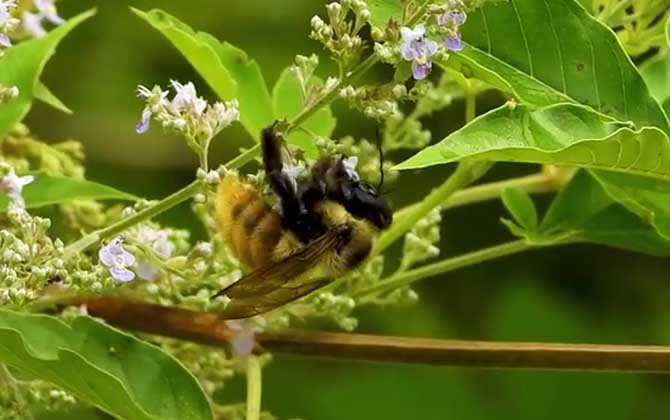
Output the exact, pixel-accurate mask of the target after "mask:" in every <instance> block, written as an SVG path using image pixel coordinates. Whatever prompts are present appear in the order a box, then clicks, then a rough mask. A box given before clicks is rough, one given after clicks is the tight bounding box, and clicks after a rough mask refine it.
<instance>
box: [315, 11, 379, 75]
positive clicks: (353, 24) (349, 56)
mask: <svg viewBox="0 0 670 420" xmlns="http://www.w3.org/2000/svg"><path fill="white" fill-rule="evenodd" d="M326 11H327V14H328V23H326V22H325V21H324V20H323V19H322V18H321V17H319V16H318V15H315V16H314V17H312V20H311V21H310V26H311V28H312V31H311V32H310V35H309V36H310V38H313V39H316V40H317V41H319V42H321V43H322V44H323V45H324V46H325V47H326V49H328V50H329V51H330V52H331V54H332V55H333V57H334V58H335V59H336V60H338V61H340V65H341V66H342V67H344V68H348V67H349V66H350V65H351V64H352V63H354V62H355V61H356V60H357V59H358V58H359V57H360V54H361V52H362V50H363V40H362V38H361V37H360V35H358V33H359V32H360V30H361V29H362V28H363V26H365V24H366V23H367V22H368V21H369V19H370V10H368V8H367V4H366V3H365V2H364V1H362V0H341V1H340V2H332V3H329V4H327V5H326ZM352 14H353V20H352V19H350V17H351V15H352Z"/></svg>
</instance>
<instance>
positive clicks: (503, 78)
mask: <svg viewBox="0 0 670 420" xmlns="http://www.w3.org/2000/svg"><path fill="white" fill-rule="evenodd" d="M462 32H463V39H464V40H465V42H466V44H467V45H466V47H465V49H464V50H463V51H461V52H460V53H456V54H452V55H451V57H450V58H449V60H448V61H447V63H446V65H449V66H452V67H455V68H459V69H461V70H462V71H464V73H466V74H469V75H473V76H475V77H478V78H480V79H482V80H484V81H487V82H489V83H491V84H492V85H493V86H495V87H497V88H499V89H502V90H505V91H508V92H510V93H512V94H513V95H515V96H516V97H517V98H518V99H519V100H520V101H521V102H522V103H526V104H530V105H535V106H546V105H550V104H554V103H557V102H576V103H580V104H584V105H588V106H590V107H592V108H593V109H595V110H597V111H599V112H602V113H604V114H608V115H611V116H613V117H614V118H616V119H617V120H621V121H633V122H634V123H635V124H636V125H637V126H638V127H643V126H655V127H658V128H660V129H662V130H663V131H665V132H670V127H669V125H668V120H667V118H666V116H665V114H664V113H663V111H662V109H661V107H660V106H659V104H658V103H657V102H656V101H655V100H654V98H653V97H651V95H650V94H649V90H648V89H647V86H646V85H645V83H644V81H643V80H642V77H641V76H640V74H639V72H638V71H637V69H636V68H635V66H634V65H633V63H632V62H631V61H630V58H629V57H628V56H627V55H626V53H625V51H624V50H623V48H622V47H621V45H620V43H619V41H618V39H617V37H616V35H615V34H614V33H613V32H612V31H611V30H610V29H609V28H607V27H606V26H604V25H603V24H602V23H601V22H599V21H598V20H597V19H596V18H594V17H593V16H591V15H590V14H589V13H588V12H587V11H586V10H585V9H584V8H583V7H582V6H581V5H580V4H579V3H577V2H576V1H575V0H509V1H508V2H501V3H497V2H496V3H486V4H485V5H484V6H483V7H481V8H480V9H477V10H476V11H474V12H473V13H471V14H470V15H469V16H468V21H467V22H466V24H465V25H464V26H463V27H462Z"/></svg>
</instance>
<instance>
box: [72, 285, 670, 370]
mask: <svg viewBox="0 0 670 420" xmlns="http://www.w3.org/2000/svg"><path fill="white" fill-rule="evenodd" d="M81 303H84V304H86V305H87V307H88V311H89V313H90V314H91V315H94V316H98V317H101V318H103V319H105V320H106V321H107V322H109V323H110V324H113V325H117V326H119V327H123V328H128V329H131V330H137V331H142V332H146V333H151V334H158V335H163V336H168V337H174V338H180V339H184V340H188V341H193V342H196V343H201V344H207V345H214V346H219V345H225V344H227V343H228V342H229V341H230V339H231V338H232V336H233V333H232V332H231V331H230V330H229V329H228V328H227V327H226V325H225V323H224V322H223V320H222V319H220V318H219V317H217V315H216V314H212V313H203V312H196V311H190V310H186V309H178V308H169V307H163V306H158V305H153V304H146V303H134V302H129V301H125V300H121V299H117V298H95V299H85V300H83V301H81ZM256 338H257V340H258V344H259V345H260V346H261V347H262V348H263V349H266V350H268V351H271V352H274V353H286V354H294V355H296V354H297V355H303V356H315V357H325V358H335V359H349V360H361V361H369V362H381V363H412V364H429V365H446V366H468V367H480V368H527V369H558V370H592V371H618V372H654V373H670V347H662V346H628V345H606V344H603V345H600V344H564V343H521V342H490V341H462V340H438V339H424V338H410V337H389V336H380V335H366V334H343V333H327V332H308V331H296V330H288V331H282V332H273V333H270V332H267V333H262V334H258V335H257V336H256ZM259 350H260V347H259Z"/></svg>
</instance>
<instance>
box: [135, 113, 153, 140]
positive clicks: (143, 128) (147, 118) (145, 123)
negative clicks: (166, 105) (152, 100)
mask: <svg viewBox="0 0 670 420" xmlns="http://www.w3.org/2000/svg"><path fill="white" fill-rule="evenodd" d="M151 115H152V113H151V109H149V107H145V108H144V110H143V111H142V117H141V118H140V120H139V121H138V122H137V125H136V126H135V132H136V133H137V134H144V133H146V132H147V130H149V125H150V124H151Z"/></svg>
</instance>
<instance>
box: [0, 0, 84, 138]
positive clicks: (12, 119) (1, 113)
mask: <svg viewBox="0 0 670 420" xmlns="http://www.w3.org/2000/svg"><path fill="white" fill-rule="evenodd" d="M94 14H95V11H94V10H89V11H87V12H84V13H81V14H79V15H77V16H75V17H73V18H72V19H69V20H68V21H67V22H65V23H64V24H63V25H61V26H59V27H57V28H55V29H53V30H52V31H50V32H49V33H48V34H47V35H45V36H43V37H41V38H35V39H31V40H28V41H24V42H21V43H19V44H18V45H15V46H13V47H12V48H9V49H7V50H6V51H5V55H4V56H3V57H2V58H0V85H3V86H16V87H18V88H19V96H18V97H17V98H15V99H13V100H11V101H9V102H8V103H6V104H3V105H2V107H0V139H2V138H3V137H4V136H5V134H7V132H9V130H11V129H12V127H14V125H16V123H18V122H20V121H21V120H22V119H23V117H24V116H25V115H26V114H27V113H28V111H29V110H30V106H31V104H32V101H33V98H34V97H35V89H37V90H38V92H39V93H44V92H43V91H41V92H40V88H39V85H40V82H39V77H40V74H41V73H42V70H43V69H44V66H45V65H46V63H47V61H48V60H49V58H50V57H51V55H52V54H53V53H54V50H55V49H56V46H57V45H58V43H59V42H60V41H61V40H62V39H63V38H64V37H65V35H67V34H68V32H70V31H71V30H72V29H74V28H75V26H77V25H79V24H80V23H81V22H83V21H84V20H86V19H88V18H89V17H91V16H93V15H94Z"/></svg>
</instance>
